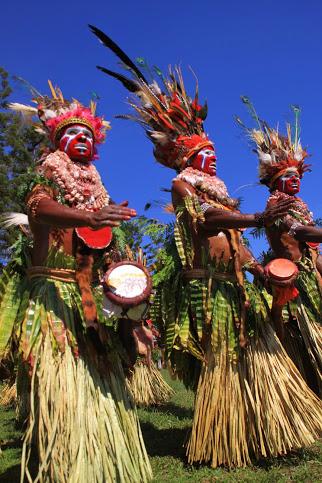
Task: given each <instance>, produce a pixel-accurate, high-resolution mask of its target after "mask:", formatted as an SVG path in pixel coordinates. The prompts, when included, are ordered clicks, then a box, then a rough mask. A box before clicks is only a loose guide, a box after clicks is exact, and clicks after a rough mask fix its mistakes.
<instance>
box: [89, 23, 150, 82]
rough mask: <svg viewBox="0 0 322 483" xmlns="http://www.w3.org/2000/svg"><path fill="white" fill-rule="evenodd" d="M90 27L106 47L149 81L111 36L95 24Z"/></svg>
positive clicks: (138, 74) (140, 76)
mask: <svg viewBox="0 0 322 483" xmlns="http://www.w3.org/2000/svg"><path fill="white" fill-rule="evenodd" d="M89 28H90V30H91V31H92V32H93V34H94V35H96V37H97V38H98V39H99V40H100V41H101V42H102V44H103V45H105V47H107V48H108V49H110V50H111V51H112V52H114V54H115V55H117V57H118V58H119V59H121V61H122V62H124V64H125V65H127V66H128V67H129V68H130V69H131V70H133V72H135V73H136V75H137V76H138V78H139V79H142V80H143V81H144V82H145V83H146V84H147V83H148V82H147V81H146V79H145V77H144V75H143V74H142V72H141V71H140V70H139V69H138V68H137V66H136V65H135V64H134V63H133V62H132V60H131V59H130V58H129V57H128V56H127V55H126V53H125V52H124V51H123V50H122V49H121V48H120V47H119V46H118V45H117V44H116V43H115V42H114V41H113V40H112V39H111V38H110V37H108V36H107V35H106V34H105V33H104V32H102V30H100V29H98V28H97V27H95V26H94V25H89Z"/></svg>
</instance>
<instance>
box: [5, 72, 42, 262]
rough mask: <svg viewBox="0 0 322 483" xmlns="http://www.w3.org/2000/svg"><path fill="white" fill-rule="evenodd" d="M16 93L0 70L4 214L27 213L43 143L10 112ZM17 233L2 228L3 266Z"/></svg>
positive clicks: (28, 126) (7, 75)
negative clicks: (30, 184)
mask: <svg viewBox="0 0 322 483" xmlns="http://www.w3.org/2000/svg"><path fill="white" fill-rule="evenodd" d="M12 92H13V89H12V87H11V85H10V83H9V74H8V72H6V70H5V69H3V68H2V67H0V214H2V213H4V212H8V211H17V212H22V211H24V199H23V192H24V191H25V186H26V183H28V176H29V173H30V172H31V171H32V165H33V163H34V159H35V155H36V152H37V149H38V147H39V144H40V142H41V141H42V139H41V137H40V135H39V134H37V133H36V132H35V131H34V130H33V128H32V127H31V126H30V125H27V124H26V123H25V122H24V120H23V119H22V118H21V117H20V116H19V115H17V114H15V113H14V112H12V111H11V110H10V109H9V108H8V103H9V102H10V100H11V99H10V97H11V95H12ZM17 236H18V230H17V229H10V230H4V229H1V228H0V264H4V263H5V262H6V260H7V259H8V257H9V255H10V246H11V245H12V244H13V243H14V242H15V241H16V239H17Z"/></svg>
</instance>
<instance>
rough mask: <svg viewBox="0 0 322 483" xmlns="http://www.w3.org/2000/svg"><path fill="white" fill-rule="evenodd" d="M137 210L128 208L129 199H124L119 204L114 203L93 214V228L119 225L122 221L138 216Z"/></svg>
mask: <svg viewBox="0 0 322 483" xmlns="http://www.w3.org/2000/svg"><path fill="white" fill-rule="evenodd" d="M136 214H137V213H136V211H135V210H133V209H132V208H128V201H122V203H120V204H119V205H116V204H113V205H108V206H105V207H104V208H102V209H101V210H99V211H96V212H94V213H92V214H91V225H90V226H91V228H103V227H104V226H111V227H113V226H119V225H120V223H121V222H122V221H128V220H130V219H131V218H133V217H134V216H136Z"/></svg>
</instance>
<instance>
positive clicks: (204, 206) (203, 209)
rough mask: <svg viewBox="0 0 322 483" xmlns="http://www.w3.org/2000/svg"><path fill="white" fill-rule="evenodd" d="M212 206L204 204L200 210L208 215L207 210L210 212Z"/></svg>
mask: <svg viewBox="0 0 322 483" xmlns="http://www.w3.org/2000/svg"><path fill="white" fill-rule="evenodd" d="M211 207H212V206H211V205H210V204H209V203H202V204H201V205H200V209H201V211H202V212H203V214H205V213H206V211H207V210H209V208H211Z"/></svg>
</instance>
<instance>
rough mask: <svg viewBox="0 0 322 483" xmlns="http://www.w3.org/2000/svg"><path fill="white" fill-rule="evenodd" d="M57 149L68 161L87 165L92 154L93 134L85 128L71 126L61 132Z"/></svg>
mask: <svg viewBox="0 0 322 483" xmlns="http://www.w3.org/2000/svg"><path fill="white" fill-rule="evenodd" d="M58 147H59V149H60V151H64V152H65V153H66V154H68V156H69V157H70V159H73V160H76V161H83V162H85V163H88V162H89V161H90V160H91V159H92V158H93V154H94V139H93V134H92V132H91V131H90V130H89V129H88V128H87V127H86V126H82V125H81V124H72V125H71V126H67V127H66V129H65V130H64V131H63V132H62V135H61V138H60V139H59V144H58Z"/></svg>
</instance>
